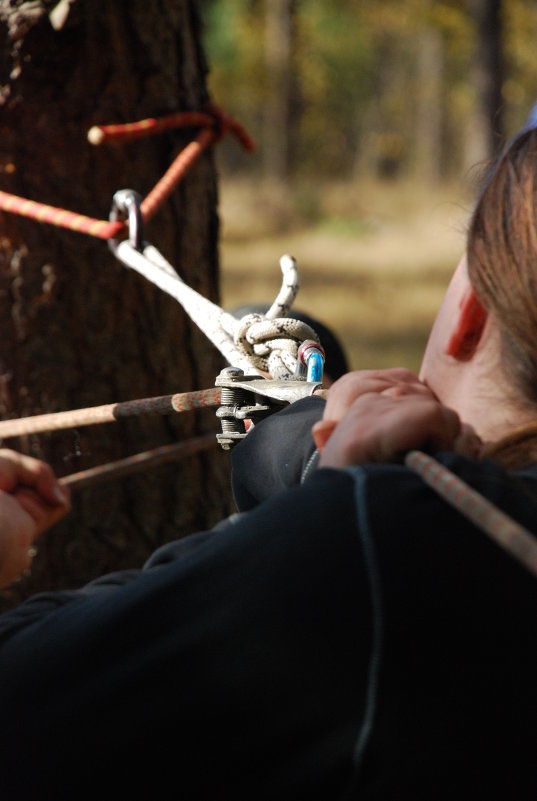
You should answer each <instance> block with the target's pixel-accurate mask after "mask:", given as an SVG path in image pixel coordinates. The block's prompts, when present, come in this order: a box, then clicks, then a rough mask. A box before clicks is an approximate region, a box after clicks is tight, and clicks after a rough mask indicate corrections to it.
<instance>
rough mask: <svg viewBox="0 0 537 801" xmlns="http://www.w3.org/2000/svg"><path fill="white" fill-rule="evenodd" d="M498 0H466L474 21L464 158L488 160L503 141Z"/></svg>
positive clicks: (501, 55)
mask: <svg viewBox="0 0 537 801" xmlns="http://www.w3.org/2000/svg"><path fill="white" fill-rule="evenodd" d="M501 7H502V4H501V1H500V0H468V10H469V13H470V18H471V20H472V22H473V24H474V41H475V44H474V51H473V54H472V59H471V63H470V69H469V80H470V83H471V85H472V88H473V90H474V102H473V104H472V110H471V113H470V115H469V124H468V126H467V128H466V162H467V166H468V167H471V166H472V165H473V164H475V163H476V162H479V161H488V160H490V159H491V158H492V157H493V156H494V155H495V153H496V152H497V150H498V149H499V147H501V145H502V144H503V143H504V140H505V132H504V126H503V116H504V115H503V100H502V86H503V83H504V58H503V31H502V14H501Z"/></svg>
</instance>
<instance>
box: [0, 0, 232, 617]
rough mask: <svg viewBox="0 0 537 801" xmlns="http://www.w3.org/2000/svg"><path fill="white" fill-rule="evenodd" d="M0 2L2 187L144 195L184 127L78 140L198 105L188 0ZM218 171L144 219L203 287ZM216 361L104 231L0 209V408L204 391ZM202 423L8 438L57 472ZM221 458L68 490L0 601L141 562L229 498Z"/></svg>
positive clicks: (211, 248) (55, 196) (209, 167)
mask: <svg viewBox="0 0 537 801" xmlns="http://www.w3.org/2000/svg"><path fill="white" fill-rule="evenodd" d="M57 5H58V4H57V2H46V0H40V1H39V0H38V1H37V2H18V3H13V2H8V0H0V53H1V56H0V70H1V72H0V128H1V136H0V188H1V189H3V190H4V191H7V192H12V193H14V194H19V195H22V196H24V197H27V198H31V199H33V200H37V201H41V202H44V203H49V204H51V205H54V206H61V207H64V208H67V209H70V210H72V211H76V212H80V213H83V214H87V215H89V216H92V217H98V218H101V219H103V218H106V217H107V215H108V212H109V209H110V204H111V200H112V196H113V194H114V192H115V191H116V190H118V189H121V188H126V187H129V188H133V189H136V190H137V191H139V192H140V193H141V194H142V195H145V194H146V193H147V192H148V191H149V190H150V189H151V188H152V186H153V185H154V184H155V183H156V181H157V180H158V179H159V178H160V177H161V175H162V174H163V172H164V171H165V169H166V168H167V167H168V166H169V164H170V163H171V161H172V159H173V157H174V156H175V155H176V153H177V152H178V150H179V149H180V148H182V147H183V146H184V145H185V144H186V142H187V141H189V140H190V139H191V138H192V136H193V133H192V132H191V131H190V132H183V133H181V132H180V133H175V132H174V133H168V134H164V135H162V134H161V135H159V136H157V137H154V138H152V139H149V140H145V141H138V142H134V143H130V144H122V145H116V146H104V145H103V146H101V147H99V148H92V146H91V145H89V144H88V143H87V140H86V134H87V131H88V129H89V128H90V127H91V126H92V125H94V124H99V123H100V124H106V123H112V122H124V121H132V120H136V119H142V118H144V117H148V116H158V115H161V114H166V113H170V112H172V111H178V110H186V109H200V108H201V107H202V106H203V105H204V103H205V102H206V100H207V95H206V88H205V73H206V66H205V61H204V58H203V54H202V51H201V48H200V19H199V16H198V12H197V4H196V2H195V0H153V2H147V0H129V2H114V3H110V2H104V1H103V0H71V2H70V3H69V2H65V3H62V4H61V5H62V7H63V9H64V10H65V11H68V14H67V17H66V19H65V20H64V22H63V25H61V27H59V26H58V22H57V19H56V20H55V22H56V26H57V27H56V28H55V27H53V26H52V25H51V20H50V17H49V12H50V11H51V10H52V9H53V8H54V7H55V6H57ZM216 203H217V196H216V181H215V172H214V166H213V160H212V157H211V155H210V154H208V155H206V156H204V157H203V158H202V160H201V161H200V162H198V164H197V165H196V166H195V167H194V169H193V171H192V172H191V173H190V174H189V176H188V177H187V178H186V180H185V181H184V183H182V184H181V185H180V187H179V188H178V189H177V190H176V191H175V193H174V195H173V197H172V198H171V199H170V200H168V201H167V203H166V205H165V206H164V207H163V208H162V209H161V210H160V211H159V212H158V213H157V215H156V216H155V218H154V219H153V220H152V221H151V222H150V223H149V224H148V225H147V227H146V231H145V239H147V240H149V241H151V242H153V243H154V244H155V245H156V246H157V247H158V248H159V249H160V250H161V251H162V253H163V254H164V255H165V256H166V258H168V259H169V260H170V261H171V263H172V264H174V265H175V266H176V267H177V268H178V269H179V271H180V273H181V275H182V277H183V278H184V280H185V281H186V282H187V283H188V284H190V285H191V286H193V287H195V288H196V289H198V290H199V291H200V292H201V293H202V294H204V295H205V296H207V297H210V298H212V299H216V298H217V291H218V288H217V236H218V220H217V212H216ZM221 366H222V360H221V357H220V356H219V355H218V354H217V352H216V351H215V350H214V348H213V347H212V346H211V345H210V344H209V342H208V341H207V340H206V339H205V337H204V336H203V335H202V334H201V333H200V332H199V331H198V329H197V328H196V327H195V326H193V324H192V323H191V322H190V321H189V320H188V318H186V316H185V314H184V313H183V311H182V309H181V307H180V306H178V305H177V304H176V303H175V301H173V300H171V299H169V298H168V297H166V296H165V295H164V294H163V293H161V292H160V291H159V290H157V289H154V288H153V287H152V286H150V285H149V284H148V283H147V282H146V281H145V280H144V279H142V278H141V277H140V276H138V275H136V274H131V273H129V272H128V271H127V270H126V269H125V268H124V267H122V266H120V265H119V263H118V262H116V261H115V259H114V257H113V256H112V255H111V254H110V253H109V252H108V248H107V246H106V243H105V242H103V241H101V240H97V239H93V238H91V237H86V236H84V235H82V234H77V233H73V232H70V231H67V230H62V229H56V228H53V227H52V226H49V225H41V224H39V223H37V222H33V221H30V220H25V219H23V218H22V217H18V216H14V215H10V214H5V213H2V214H0V413H1V416H2V417H4V418H6V417H18V416H26V415H30V414H37V413H42V412H47V411H60V410H65V409H72V408H78V407H84V406H89V405H95V404H102V403H111V402H116V401H120V400H128V399H133V398H139V397H145V396H152V395H162V394H167V393H172V392H181V391H187V390H190V389H201V388H204V387H208V386H212V385H213V383H214V378H215V375H216V374H217V372H218V371H219V369H220V367H221ZM213 426H215V422H214V420H213V415H212V414H211V412H202V413H200V414H198V415H195V414H194V413H192V412H190V413H188V414H185V415H181V416H176V417H175V418H173V419H172V418H169V417H154V418H153V417H152V418H148V419H146V420H144V421H141V420H132V421H130V420H128V421H125V422H124V423H123V424H121V425H120V424H111V425H103V426H93V427H91V428H81V429H79V430H77V431H70V432H67V433H64V434H61V433H56V434H51V435H40V436H38V437H37V436H36V437H32V438H28V439H26V440H10V441H9V442H6V443H4V444H5V445H8V446H11V447H17V448H19V449H21V450H24V451H25V452H28V453H31V454H34V455H36V456H39V457H42V458H45V459H46V460H48V461H49V462H50V463H51V464H52V465H53V467H54V468H55V469H56V471H57V473H58V474H60V475H63V474H67V473H71V472H75V471H78V470H81V469H85V468H86V467H90V466H92V465H94V464H100V463H102V462H105V461H108V460H110V459H116V458H121V457H123V456H125V455H128V454H130V453H134V452H137V451H139V450H145V449H148V448H152V447H156V446H157V445H160V444H163V443H166V442H170V441H174V440H176V439H178V438H179V439H183V438H187V437H189V436H191V435H192V434H194V433H196V432H199V431H201V430H209V429H211V428H212V427H213ZM228 458H229V457H227V456H226V455H224V454H221V453H219V452H218V451H216V450H215V451H214V452H213V453H211V454H210V455H205V456H200V457H190V458H189V459H188V460H187V461H185V462H179V463H177V465H174V466H173V467H162V468H158V469H154V470H150V471H148V472H147V473H145V474H142V475H140V476H139V477H131V478H129V479H125V480H123V481H121V482H119V481H118V482H111V483H109V484H107V485H106V486H104V487H96V488H94V489H92V490H85V491H83V492H80V493H79V494H78V495H76V496H75V498H74V511H73V514H72V515H71V517H70V519H69V521H66V522H65V523H63V524H61V525H60V526H58V527H57V528H56V529H55V530H54V531H53V532H50V533H49V534H48V535H47V536H46V537H45V538H43V539H42V540H41V541H40V545H39V554H38V557H37V559H36V560H35V563H34V569H33V571H32V576H31V578H30V579H25V580H24V581H23V582H22V584H21V585H19V586H18V587H16V588H15V590H14V591H11V592H10V594H9V595H8V596H6V597H5V598H4V602H5V603H10V602H11V601H12V600H13V599H15V600H18V599H19V598H20V597H22V596H23V595H26V594H29V593H30V592H35V591H36V590H41V589H47V588H55V587H60V586H61V587H68V586H73V585H78V584H80V583H81V582H83V581H85V580H87V579H90V578H92V577H94V576H96V575H98V574H101V573H103V572H107V571H110V570H115V569H117V568H124V567H128V566H139V565H140V564H141V563H142V562H143V560H144V559H145V557H146V555H147V554H148V553H149V552H150V551H151V550H153V548H154V547H156V546H157V545H158V544H160V543H162V542H165V541H167V540H169V539H172V538H174V537H176V536H178V535H181V534H185V533H188V532H191V531H193V530H196V529H199V528H202V527H204V526H206V525H209V524H211V523H212V522H213V521H215V520H217V519H220V518H221V517H222V516H223V515H224V514H225V513H227V512H228V511H229V509H230V506H231V502H230V492H229V489H228V487H229V465H228Z"/></svg>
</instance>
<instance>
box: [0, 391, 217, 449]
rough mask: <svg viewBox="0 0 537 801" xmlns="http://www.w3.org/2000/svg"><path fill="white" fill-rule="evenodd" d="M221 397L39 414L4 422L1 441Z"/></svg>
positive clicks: (206, 394) (190, 396)
mask: <svg viewBox="0 0 537 801" xmlns="http://www.w3.org/2000/svg"><path fill="white" fill-rule="evenodd" d="M220 396H221V391H220V388H219V387H211V388H210V389H201V390H198V391H197V392H179V393H177V394H175V395H160V396H159V397H156V398H141V399H140V400H132V401H123V402H120V403H107V404H105V405H104V406H90V407H87V408H84V409H71V410H70V411H68V412H52V413H50V414H35V415H32V416H30V417H19V418H17V419H15V420H2V421H0V438H2V439H9V438H10V437H22V436H27V435H29V434H41V433H43V432H45V431H61V430H64V429H66V428H79V427H82V426H91V425H96V424H100V423H114V422H117V421H118V420H121V419H125V418H127V417H142V416H145V415H149V414H172V413H173V412H188V411H190V410H191V409H205V408H207V407H209V406H218V404H219V403H220Z"/></svg>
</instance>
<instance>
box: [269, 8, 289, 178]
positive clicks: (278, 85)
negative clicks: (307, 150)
mask: <svg viewBox="0 0 537 801" xmlns="http://www.w3.org/2000/svg"><path fill="white" fill-rule="evenodd" d="M294 4H295V0H266V2H265V65H266V75H267V96H266V100H265V110H264V123H263V154H264V169H265V176H266V178H267V180H268V181H269V182H273V183H279V182H280V183H285V182H286V181H287V179H288V177H289V155H290V154H289V136H290V131H289V127H290V112H291V103H292V69H291V60H292V38H293V36H292V33H293V11H294Z"/></svg>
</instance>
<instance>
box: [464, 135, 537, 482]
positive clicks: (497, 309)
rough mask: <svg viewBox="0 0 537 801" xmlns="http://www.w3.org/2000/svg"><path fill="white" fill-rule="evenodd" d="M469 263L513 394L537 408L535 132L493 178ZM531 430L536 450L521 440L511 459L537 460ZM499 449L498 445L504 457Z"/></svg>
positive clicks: (517, 143) (519, 142)
mask: <svg viewBox="0 0 537 801" xmlns="http://www.w3.org/2000/svg"><path fill="white" fill-rule="evenodd" d="M467 259H468V274H469V278H470V281H471V283H472V286H473V288H474V291H475V293H476V295H477V297H478V299H479V300H480V302H481V303H482V305H483V306H484V307H485V309H487V311H489V312H491V313H492V314H493V315H494V317H495V319H496V320H497V322H498V324H499V327H500V332H501V343H502V365H503V367H504V369H505V372H506V374H507V375H509V376H511V377H512V381H513V390H514V395H515V396H518V397H519V398H520V404H521V405H523V406H532V405H537V129H530V130H527V131H525V132H523V133H522V134H520V135H519V136H518V137H517V138H516V139H515V140H514V141H513V142H512V143H511V144H510V145H509V146H508V147H507V149H506V150H505V152H504V153H503V155H502V156H501V158H500V160H499V161H498V164H497V165H496V167H495V169H494V170H493V172H492V174H491V175H490V177H489V179H488V181H487V183H486V185H485V188H484V190H483V191H482V193H481V196H480V197H479V199H478V202H477V205H476V208H475V211H474V214H473V217H472V220H471V224H470V229H469V233H468V245H467ZM536 420H537V409H536ZM530 428H533V430H535V426H530V427H528V435H529V439H530V440H534V439H535V440H536V445H535V448H534V447H533V446H532V445H530V443H529V442H528V445H529V446H530V447H529V449H528V448H526V447H522V442H521V440H520V436H518V437H516V438H515V439H516V440H517V442H516V444H515V442H512V443H510V450H511V455H513V447H514V449H515V451H519V452H520V457H521V459H520V460H521V461H522V462H525V463H528V461H536V460H537V458H535V457H537V436H536V435H535V433H533V434H530V431H529V429H530ZM522 439H523V437H522ZM506 444H507V443H506ZM534 450H535V453H533V451H534ZM501 451H502V447H501V443H498V448H497V455H498V457H499V458H500V459H501ZM522 451H528V453H527V454H526V456H525V457H523V455H522ZM530 452H531V453H530ZM532 454H533V457H534V458H532ZM520 460H519V461H520ZM508 461H510V462H511V465H510V466H513V465H512V460H511V459H508ZM515 461H516V459H515Z"/></svg>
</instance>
